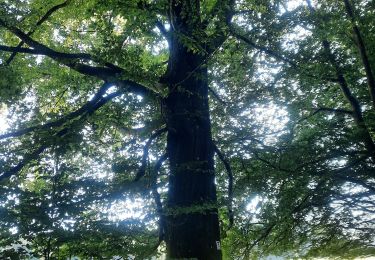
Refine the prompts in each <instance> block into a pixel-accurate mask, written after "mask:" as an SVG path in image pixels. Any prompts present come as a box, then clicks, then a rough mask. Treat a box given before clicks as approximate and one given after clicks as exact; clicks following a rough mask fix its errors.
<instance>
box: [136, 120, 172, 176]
mask: <svg viewBox="0 0 375 260" xmlns="http://www.w3.org/2000/svg"><path fill="white" fill-rule="evenodd" d="M165 132H167V128H166V127H164V128H161V129H159V130H157V131H156V132H155V133H153V134H152V135H151V136H150V138H149V139H148V141H147V142H146V144H145V146H144V147H143V156H142V163H141V167H140V168H139V170H138V172H137V175H136V176H135V178H134V182H136V181H139V180H140V179H141V178H142V177H143V176H144V175H145V173H146V166H147V158H148V151H149V149H150V146H151V143H152V141H153V140H155V139H156V138H157V137H159V136H160V135H162V134H163V133H165Z"/></svg>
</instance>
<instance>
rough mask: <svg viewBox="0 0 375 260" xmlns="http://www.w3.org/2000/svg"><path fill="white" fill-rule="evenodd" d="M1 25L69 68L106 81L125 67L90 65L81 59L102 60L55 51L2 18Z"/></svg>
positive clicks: (108, 64) (107, 64)
mask: <svg viewBox="0 0 375 260" xmlns="http://www.w3.org/2000/svg"><path fill="white" fill-rule="evenodd" d="M0 25H1V26H3V27H5V28H7V29H8V30H9V31H10V32H12V33H13V34H14V35H16V36H17V37H18V38H20V39H21V40H22V41H23V42H25V43H26V44H28V45H29V46H31V47H32V48H33V49H34V50H35V51H36V52H38V54H41V55H45V56H48V57H50V58H51V59H53V60H55V61H57V62H59V63H61V64H64V65H65V66H68V67H69V68H71V69H73V70H75V71H77V72H79V73H82V74H85V75H88V76H95V77H97V78H100V79H102V80H105V81H111V80H113V79H115V78H116V76H118V74H120V73H121V72H122V71H123V69H121V68H120V67H117V66H116V65H113V64H110V63H104V64H105V66H106V67H95V66H89V65H86V64H83V63H80V62H79V60H80V59H87V60H91V61H94V62H100V61H98V60H97V59H95V58H93V57H92V56H91V55H90V54H84V53H82V54H69V53H64V52H59V51H55V50H53V49H51V48H49V47H47V46H45V45H44V44H41V43H39V42H37V41H35V40H33V39H32V38H31V37H30V36H29V35H27V34H26V33H24V32H23V31H21V30H20V29H18V28H16V27H14V26H11V25H8V24H7V23H6V22H5V21H3V20H1V19H0Z"/></svg>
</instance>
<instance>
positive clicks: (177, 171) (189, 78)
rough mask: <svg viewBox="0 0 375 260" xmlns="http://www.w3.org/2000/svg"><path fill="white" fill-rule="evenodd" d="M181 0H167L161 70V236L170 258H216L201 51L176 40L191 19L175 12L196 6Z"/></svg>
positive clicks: (210, 148)
mask: <svg viewBox="0 0 375 260" xmlns="http://www.w3.org/2000/svg"><path fill="white" fill-rule="evenodd" d="M181 2H182V1H179V2H173V1H172V7H171V13H172V14H171V21H172V28H173V29H172V35H171V39H170V43H169V44H170V49H171V52H170V60H169V64H168V70H167V73H166V75H165V80H166V82H167V84H168V87H169V95H168V97H167V99H166V114H167V127H168V140H167V153H168V157H169V162H170V169H171V174H170V178H169V192H168V200H167V210H166V221H165V240H166V243H167V251H168V257H169V258H171V259H179V258H195V259H202V260H203V259H204V260H210V259H212V260H217V259H221V250H220V231H219V220H218V212H217V205H216V202H217V200H216V188H215V182H214V178H215V174H214V161H213V156H214V149H213V145H212V138H211V124H210V118H209V108H208V83H207V68H206V66H205V65H204V63H205V55H202V54H198V53H193V52H192V51H191V50H190V48H189V47H187V46H186V44H182V41H181V37H193V36H192V34H193V33H192V32H193V31H192V30H191V29H189V28H192V27H194V26H192V24H193V23H194V19H195V18H192V17H190V18H189V17H187V16H186V15H185V16H183V15H181V12H183V10H184V9H185V10H187V9H189V13H190V14H194V11H195V10H194V8H199V7H198V6H187V5H186V3H181ZM186 2H188V1H186ZM184 4H185V5H184ZM185 14H186V13H185ZM186 21H189V24H188V23H187V22H186ZM182 34H183V35H182Z"/></svg>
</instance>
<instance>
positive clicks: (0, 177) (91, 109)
mask: <svg viewBox="0 0 375 260" xmlns="http://www.w3.org/2000/svg"><path fill="white" fill-rule="evenodd" d="M121 94H122V93H121V92H114V93H111V94H109V95H108V96H105V97H102V98H100V99H99V100H98V102H96V103H95V104H93V105H91V106H89V107H87V108H86V109H84V110H83V111H82V113H80V114H78V115H77V116H79V115H80V116H81V117H80V120H82V119H84V118H85V117H87V116H89V115H91V114H93V113H94V112H95V111H96V110H98V109H99V108H101V107H102V106H103V105H105V104H106V103H107V102H108V101H109V100H111V99H113V98H115V97H117V96H119V95H121ZM77 111H78V110H77ZM77 116H76V117H77ZM71 119H72V118H71ZM66 121H67V120H65V122H66ZM65 122H63V123H61V122H60V123H61V124H60V125H62V124H64V123H65ZM34 130H35V129H34ZM32 131H33V130H32ZM69 131H70V126H67V127H64V128H63V129H62V130H60V131H58V132H57V133H56V134H54V136H55V137H58V138H61V137H64V136H65V135H66V134H67V133H68V132H69ZM30 132H31V131H30ZM49 146H50V144H49V143H45V144H43V145H41V146H40V147H39V148H38V149H36V150H35V151H33V152H31V153H29V154H27V155H26V156H25V158H24V159H23V160H21V161H20V162H19V163H18V164H17V165H16V166H14V167H12V168H11V169H10V170H8V171H6V172H4V173H3V174H2V175H0V181H2V180H3V179H5V178H9V177H10V176H13V175H15V174H17V173H18V172H19V171H21V170H22V169H23V167H25V166H26V165H27V164H28V163H30V162H31V161H32V160H35V159H37V158H38V157H39V155H40V154H41V153H43V152H44V151H45V149H47V148H48V147H49Z"/></svg>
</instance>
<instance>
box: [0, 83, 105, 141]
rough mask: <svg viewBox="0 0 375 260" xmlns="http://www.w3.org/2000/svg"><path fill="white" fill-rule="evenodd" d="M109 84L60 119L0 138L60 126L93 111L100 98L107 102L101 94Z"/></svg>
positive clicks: (0, 137)
mask: <svg viewBox="0 0 375 260" xmlns="http://www.w3.org/2000/svg"><path fill="white" fill-rule="evenodd" d="M110 86H112V84H111V83H105V84H103V85H102V86H101V87H100V88H99V90H98V91H97V92H96V94H95V95H94V97H93V98H92V99H91V100H90V101H88V102H87V103H85V104H84V105H83V106H82V107H80V108H79V109H77V110H75V111H73V112H71V113H69V114H67V115H66V116H64V117H62V118H60V119H57V120H55V121H51V122H48V123H45V124H42V125H37V126H32V127H28V128H24V129H20V130H17V131H14V132H10V133H6V134H2V135H0V140H1V139H6V138H10V137H18V136H22V135H25V134H28V133H31V132H34V131H39V130H49V129H51V128H54V127H59V126H62V125H63V124H65V123H66V122H68V121H69V120H72V119H74V118H76V117H78V116H81V115H82V114H84V113H87V112H90V111H93V110H95V108H96V107H97V106H98V105H99V104H100V101H101V100H102V101H101V102H103V101H105V102H107V101H108V98H103V94H104V93H105V92H106V91H107V90H108V88H109V87H110ZM96 109H97V108H96Z"/></svg>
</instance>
